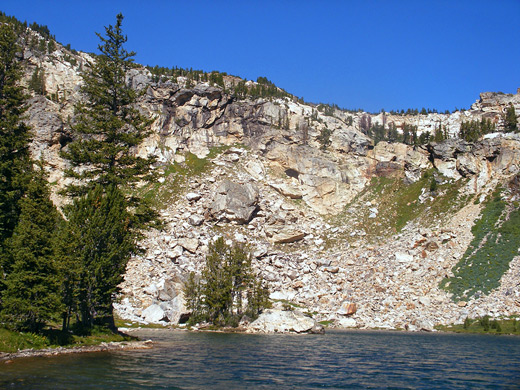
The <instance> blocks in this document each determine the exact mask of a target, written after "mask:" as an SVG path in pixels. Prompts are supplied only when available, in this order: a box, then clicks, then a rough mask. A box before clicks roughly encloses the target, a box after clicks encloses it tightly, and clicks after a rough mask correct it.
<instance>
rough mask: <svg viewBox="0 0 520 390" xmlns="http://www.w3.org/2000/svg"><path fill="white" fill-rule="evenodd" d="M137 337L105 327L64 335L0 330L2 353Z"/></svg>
mask: <svg viewBox="0 0 520 390" xmlns="http://www.w3.org/2000/svg"><path fill="white" fill-rule="evenodd" d="M131 340H136V338H135V337H132V336H128V335H125V334H123V333H114V332H112V331H111V330H109V329H107V328H103V327H97V326H96V327H94V328H93V329H92V330H90V331H89V332H88V334H72V333H63V332H62V331H60V330H57V329H47V330H44V331H42V333H41V334H34V333H25V332H15V331H11V330H8V329H5V328H0V352H8V353H12V352H17V351H18V350H23V349H44V348H56V347H60V346H61V347H77V346H91V345H98V344H101V343H103V342H105V343H109V342H117V341H131Z"/></svg>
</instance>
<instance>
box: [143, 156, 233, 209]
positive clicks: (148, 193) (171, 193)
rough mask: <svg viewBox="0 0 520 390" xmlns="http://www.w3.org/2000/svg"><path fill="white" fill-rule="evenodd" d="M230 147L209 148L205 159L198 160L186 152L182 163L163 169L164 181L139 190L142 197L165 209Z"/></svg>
mask: <svg viewBox="0 0 520 390" xmlns="http://www.w3.org/2000/svg"><path fill="white" fill-rule="evenodd" d="M229 148H230V146H219V147H214V148H211V150H210V152H209V154H208V155H207V156H206V157H205V158H199V157H197V156H196V155H195V154H193V153H191V152H188V153H186V154H184V158H185V160H184V162H181V163H177V162H174V163H172V164H169V165H166V166H165V167H163V169H164V171H163V173H162V175H160V176H162V178H164V181H163V182H162V183H161V182H160V181H156V182H154V183H150V184H147V185H145V186H144V187H142V188H140V189H139V192H140V193H141V195H142V197H143V198H144V199H145V200H146V201H149V202H150V203H151V204H152V206H154V207H155V208H156V209H164V208H166V207H167V206H168V205H169V204H170V203H171V201H173V200H176V199H177V198H178V196H179V194H180V193H181V192H182V191H183V189H184V188H185V186H186V183H187V181H188V180H189V179H190V178H192V177H197V176H200V175H202V174H203V173H205V172H207V171H209V170H210V168H211V166H212V162H211V160H212V159H213V158H215V157H216V156H218V155H219V154H221V153H223V152H224V151H225V150H227V149H229Z"/></svg>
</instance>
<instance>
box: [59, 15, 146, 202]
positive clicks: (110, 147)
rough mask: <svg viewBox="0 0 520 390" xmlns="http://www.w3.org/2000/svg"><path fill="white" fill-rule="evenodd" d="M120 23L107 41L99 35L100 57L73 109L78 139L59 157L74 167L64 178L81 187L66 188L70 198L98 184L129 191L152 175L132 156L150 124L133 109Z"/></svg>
mask: <svg viewBox="0 0 520 390" xmlns="http://www.w3.org/2000/svg"><path fill="white" fill-rule="evenodd" d="M122 21H123V15H121V14H118V15H117V22H116V25H115V26H111V25H110V26H108V27H105V30H106V31H105V32H106V36H105V37H103V36H102V35H100V34H97V35H98V37H99V38H100V40H101V44H100V45H99V46H98V49H99V50H100V52H101V54H100V55H99V56H97V57H96V61H95V63H93V64H91V70H90V72H85V73H84V74H83V83H84V84H83V87H82V89H81V91H82V92H83V94H84V95H85V99H84V100H83V101H82V103H80V104H78V105H77V107H76V113H77V116H76V118H75V124H74V125H73V131H75V132H76V135H77V138H76V141H75V142H73V143H71V144H70V145H69V147H68V150H67V151H66V152H64V153H63V155H64V157H66V158H67V159H68V160H69V161H70V162H71V163H72V166H73V168H72V169H69V170H68V171H67V172H66V174H68V175H69V176H70V177H73V178H76V179H78V180H79V181H80V184H79V185H71V186H69V188H68V191H69V193H70V194H72V195H78V194H85V193H86V192H87V191H88V190H89V189H92V188H94V187H95V186H96V185H97V184H101V185H102V186H104V187H108V186H109V185H116V186H118V187H120V186H123V185H124V186H132V185H133V184H135V183H136V182H138V181H140V180H142V179H143V176H145V175H146V174H148V173H150V170H151V165H152V163H153V161H154V160H153V159H152V158H142V157H137V156H135V147H137V146H138V145H139V144H140V143H141V142H142V141H143V140H144V139H145V138H146V137H147V136H148V135H149V134H150V130H149V127H150V124H151V120H150V119H148V118H146V117H145V116H144V115H142V114H141V113H140V112H139V110H138V109H137V108H136V107H135V103H136V100H137V97H138V95H137V92H136V91H135V90H134V89H132V87H131V85H129V83H128V81H127V79H126V74H127V71H128V70H129V69H130V68H131V67H132V62H133V57H134V56H135V53H134V52H128V51H127V50H126V49H125V48H124V46H123V45H124V44H125V43H126V41H127V37H126V36H125V35H123V32H122V29H121V26H122ZM86 166H88V169H77V168H80V167H81V168H85V167H86ZM75 168H76V169H75Z"/></svg>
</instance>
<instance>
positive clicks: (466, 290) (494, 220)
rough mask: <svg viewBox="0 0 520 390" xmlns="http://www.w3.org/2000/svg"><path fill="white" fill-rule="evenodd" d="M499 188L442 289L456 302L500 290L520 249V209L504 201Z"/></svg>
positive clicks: (478, 221)
mask: <svg viewBox="0 0 520 390" xmlns="http://www.w3.org/2000/svg"><path fill="white" fill-rule="evenodd" d="M502 191H503V190H502V189H500V188H499V189H497V190H496V191H495V192H494V193H493V194H492V196H491V197H490V199H488V200H487V201H486V203H485V206H484V208H483V210H482V212H481V215H480V218H479V219H478V220H477V221H476V222H475V224H474V225H473V227H472V228H471V232H472V233H473V240H472V241H471V243H470V245H469V246H468V249H467V250H466V252H465V253H464V255H463V256H462V258H461V259H460V261H459V262H458V263H457V264H456V265H455V266H454V267H453V270H452V271H453V277H451V278H446V279H444V280H443V281H442V282H441V284H440V287H441V288H444V289H445V290H447V291H449V292H451V293H452V294H453V295H452V299H453V300H454V301H457V300H468V299H470V298H471V297H473V296H478V295H479V294H488V293H489V292H490V291H491V290H493V289H495V288H497V287H499V285H500V279H501V278H502V276H503V275H504V273H505V272H507V270H508V269H509V263H510V262H511V260H512V259H513V258H514V257H515V256H517V255H518V248H520V209H519V208H518V205H515V204H514V203H511V204H508V203H507V202H506V201H505V200H503V199H502Z"/></svg>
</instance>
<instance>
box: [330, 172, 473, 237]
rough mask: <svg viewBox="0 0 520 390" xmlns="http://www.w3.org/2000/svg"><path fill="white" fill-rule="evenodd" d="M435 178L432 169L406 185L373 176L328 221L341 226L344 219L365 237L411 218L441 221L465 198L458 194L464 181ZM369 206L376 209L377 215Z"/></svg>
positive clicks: (390, 229) (389, 232) (393, 228)
mask: <svg viewBox="0 0 520 390" xmlns="http://www.w3.org/2000/svg"><path fill="white" fill-rule="evenodd" d="M435 176H437V178H436V177H435ZM438 181H440V178H439V175H438V174H435V175H434V173H433V171H427V172H425V173H424V174H423V176H422V177H421V178H420V179H419V180H418V181H417V182H415V183H411V184H406V183H405V182H404V181H403V179H402V178H395V177H374V178H372V180H371V183H370V185H368V186H367V187H366V188H365V189H364V190H363V191H362V192H361V193H360V194H359V195H358V196H356V198H354V200H353V201H352V202H351V203H350V204H349V205H348V206H346V208H345V210H346V211H345V212H343V213H341V214H340V215H338V216H337V217H334V218H333V220H332V221H331V222H332V223H335V224H338V225H342V224H344V221H345V220H346V219H348V220H349V221H350V223H351V225H350V229H349V230H350V231H356V230H363V231H364V232H365V233H366V235H367V237H368V239H369V240H377V239H378V238H380V237H388V236H391V235H393V234H396V233H399V232H400V231H401V230H402V229H403V228H404V227H405V226H406V224H408V223H409V222H411V221H415V222H417V223H420V225H422V226H430V225H432V224H434V223H437V224H438V223H441V222H442V221H443V220H444V218H445V216H447V215H450V214H453V213H454V212H456V211H458V210H459V209H460V208H461V207H463V206H464V205H465V204H466V202H467V200H468V199H467V197H466V196H463V195H461V194H459V189H460V188H461V187H462V186H463V184H464V183H465V182H464V181H463V180H458V181H456V182H452V181H449V180H446V179H442V181H441V183H438ZM371 209H377V214H376V215H375V214H373V212H372V211H371Z"/></svg>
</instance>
